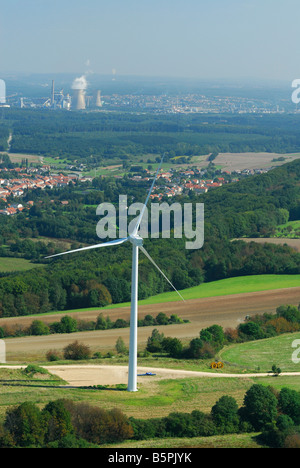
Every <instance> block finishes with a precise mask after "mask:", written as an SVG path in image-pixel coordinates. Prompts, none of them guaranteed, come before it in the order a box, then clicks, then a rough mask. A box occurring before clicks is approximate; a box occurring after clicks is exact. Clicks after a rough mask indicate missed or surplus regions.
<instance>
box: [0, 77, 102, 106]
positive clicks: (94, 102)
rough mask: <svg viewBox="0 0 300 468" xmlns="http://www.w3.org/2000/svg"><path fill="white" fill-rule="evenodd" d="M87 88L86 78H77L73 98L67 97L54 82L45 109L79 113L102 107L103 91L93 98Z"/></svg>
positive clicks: (73, 84)
mask: <svg viewBox="0 0 300 468" xmlns="http://www.w3.org/2000/svg"><path fill="white" fill-rule="evenodd" d="M87 87H88V84H87V81H86V79H85V76H81V77H80V78H76V79H75V80H74V81H73V83H72V96H70V94H66V95H65V94H64V92H63V90H61V91H59V92H56V91H55V82H54V80H52V86H51V96H50V98H49V99H47V100H46V101H45V102H44V104H43V107H48V108H52V109H65V110H78V111H80V110H85V109H89V108H91V109H96V108H100V107H102V104H103V102H102V101H101V91H100V90H97V91H96V92H95V93H92V95H91V96H88V95H86V90H87ZM0 105H1V100H0Z"/></svg>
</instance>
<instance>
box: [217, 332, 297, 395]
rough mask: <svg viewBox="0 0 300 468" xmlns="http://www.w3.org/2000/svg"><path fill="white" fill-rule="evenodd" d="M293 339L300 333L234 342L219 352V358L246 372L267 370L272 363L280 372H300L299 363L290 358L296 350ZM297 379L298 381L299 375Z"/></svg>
mask: <svg viewBox="0 0 300 468" xmlns="http://www.w3.org/2000/svg"><path fill="white" fill-rule="evenodd" d="M294 340H300V333H298V332H297V333H287V334H284V335H280V336H276V337H275V338H268V339H264V340H258V341H250V342H247V343H241V344H235V345H232V346H228V347H226V348H225V349H224V350H223V351H222V352H221V353H219V354H220V359H222V361H226V362H227V361H228V362H230V363H234V364H236V365H237V366H239V367H240V368H243V367H244V368H245V369H246V370H247V371H248V372H251V370H254V371H259V372H269V371H270V370H271V368H272V365H273V364H275V365H276V366H278V367H280V369H281V370H282V372H300V363H298V364H296V363H294V362H293V360H292V354H293V352H295V350H296V348H293V347H292V343H293V342H294ZM298 348H299V346H298ZM299 375H300V374H299ZM298 380H299V381H300V378H299V377H298ZM299 383H300V382H299ZM298 389H299V387H298Z"/></svg>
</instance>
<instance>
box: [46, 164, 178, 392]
mask: <svg viewBox="0 0 300 468" xmlns="http://www.w3.org/2000/svg"><path fill="white" fill-rule="evenodd" d="M163 159H164V157H162V160H161V162H160V165H159V167H158V169H157V172H156V174H155V177H154V180H153V182H152V185H151V188H150V190H149V193H148V196H147V198H146V201H145V203H144V206H143V208H142V210H141V213H140V215H139V217H138V220H137V223H136V226H135V228H134V230H133V232H132V233H131V234H129V236H128V237H124V238H122V239H116V240H113V241H109V242H105V243H102V244H96V245H91V246H88V247H83V248H81V249H76V250H69V251H67V252H63V253H59V254H56V255H51V256H50V257H46V258H53V257H57V256H60V255H66V254H70V253H74V252H81V251H83V250H89V249H97V248H99V247H110V246H114V245H118V244H123V243H124V242H126V241H130V242H131V244H132V276H131V313H130V341H129V366H128V386H127V390H128V391H129V392H136V391H137V328H138V326H137V325H138V259H139V249H140V250H141V251H142V252H143V253H144V254H145V255H146V257H147V258H148V259H149V260H150V261H151V262H152V263H153V265H154V266H155V267H156V268H157V269H158V271H159V272H160V273H161V274H162V275H163V277H164V278H165V279H166V281H167V282H168V283H169V284H170V285H171V286H172V288H173V289H174V290H175V291H176V292H177V294H178V295H179V296H180V298H181V299H182V300H183V301H184V299H183V297H182V296H181V294H180V293H179V292H178V291H177V289H176V288H175V286H173V284H172V283H171V281H170V280H169V279H168V278H167V277H166V275H165V274H164V273H163V272H162V271H161V269H160V268H159V267H158V266H157V265H156V263H155V261H154V260H153V259H152V258H151V257H150V255H149V253H148V252H147V251H146V249H145V248H144V247H143V239H142V237H140V236H139V234H138V231H139V228H140V224H141V221H142V218H143V215H144V212H145V209H146V206H147V203H148V201H149V198H150V195H151V192H152V190H153V187H154V184H155V181H156V179H157V176H158V173H159V170H160V168H161V165H162V162H163Z"/></svg>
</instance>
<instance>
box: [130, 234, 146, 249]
mask: <svg viewBox="0 0 300 468" xmlns="http://www.w3.org/2000/svg"><path fill="white" fill-rule="evenodd" d="M129 240H130V242H131V243H132V244H133V245H135V246H137V247H140V246H142V245H143V239H142V237H140V236H139V235H137V234H136V235H133V234H131V235H130V236H129Z"/></svg>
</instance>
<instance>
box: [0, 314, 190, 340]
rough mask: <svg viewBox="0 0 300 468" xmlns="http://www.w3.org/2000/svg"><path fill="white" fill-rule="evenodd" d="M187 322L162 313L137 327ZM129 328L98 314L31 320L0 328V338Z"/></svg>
mask: <svg viewBox="0 0 300 468" xmlns="http://www.w3.org/2000/svg"><path fill="white" fill-rule="evenodd" d="M186 322H188V320H183V319H181V318H179V317H178V316H177V315H176V314H172V315H171V316H170V317H168V316H167V315H166V314H164V313H163V312H159V313H158V314H157V316H156V317H153V316H152V315H150V314H147V315H146V316H145V317H144V318H143V319H139V320H138V327H148V326H159V325H171V324H175V323H176V324H179V323H186ZM129 326H130V321H129V320H125V319H122V318H118V319H116V320H115V321H112V320H111V319H110V317H109V315H108V316H107V317H104V315H103V313H101V314H99V315H98V317H97V320H96V321H94V320H84V319H80V320H78V319H75V318H74V317H70V316H68V315H65V316H64V317H62V318H61V319H60V321H55V322H51V323H49V324H48V323H45V322H43V321H42V320H37V319H36V320H33V321H32V323H31V324H30V325H29V326H24V327H22V325H20V324H15V325H3V326H0V338H7V337H17V336H41V335H50V334H55V333H75V332H81V331H91V330H110V329H112V328H126V327H129Z"/></svg>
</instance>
